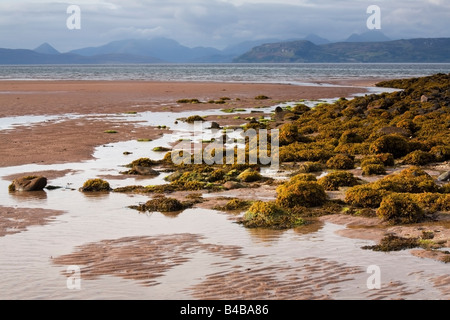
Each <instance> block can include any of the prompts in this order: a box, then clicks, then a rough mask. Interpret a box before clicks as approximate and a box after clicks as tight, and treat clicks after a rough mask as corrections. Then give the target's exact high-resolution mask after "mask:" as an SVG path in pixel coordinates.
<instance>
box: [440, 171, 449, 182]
mask: <svg viewBox="0 0 450 320" xmlns="http://www.w3.org/2000/svg"><path fill="white" fill-rule="evenodd" d="M438 181H442V182H445V181H450V171H448V172H446V173H443V174H441V175H440V176H439V177H438Z"/></svg>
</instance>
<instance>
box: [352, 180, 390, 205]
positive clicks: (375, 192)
mask: <svg viewBox="0 0 450 320" xmlns="http://www.w3.org/2000/svg"><path fill="white" fill-rule="evenodd" d="M387 193H388V192H387V191H385V190H379V189H376V188H375V187H373V186H372V185H361V186H355V187H353V188H350V189H349V190H348V191H347V192H346V193H345V202H347V203H348V204H351V205H353V206H356V207H361V208H378V207H379V206H380V204H381V201H383V197H384V196H385V195H386V194H387Z"/></svg>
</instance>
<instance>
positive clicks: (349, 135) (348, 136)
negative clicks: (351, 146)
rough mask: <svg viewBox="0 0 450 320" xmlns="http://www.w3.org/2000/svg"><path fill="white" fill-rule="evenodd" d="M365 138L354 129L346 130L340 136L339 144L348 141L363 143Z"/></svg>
mask: <svg viewBox="0 0 450 320" xmlns="http://www.w3.org/2000/svg"><path fill="white" fill-rule="evenodd" d="M362 142H364V138H363V137H362V136H361V135H360V134H358V133H357V132H355V131H353V130H347V131H345V132H344V133H343V134H342V136H341V137H340V138H339V144H341V145H344V144H348V143H362Z"/></svg>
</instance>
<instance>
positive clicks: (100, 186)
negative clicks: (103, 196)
mask: <svg viewBox="0 0 450 320" xmlns="http://www.w3.org/2000/svg"><path fill="white" fill-rule="evenodd" d="M111 190H112V189H111V186H110V185H109V183H108V182H107V181H105V180H102V179H91V180H87V181H86V182H85V183H84V184H83V186H82V187H81V188H80V191H81V192H104V191H111Z"/></svg>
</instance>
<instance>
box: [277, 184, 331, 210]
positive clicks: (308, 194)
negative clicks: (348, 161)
mask: <svg viewBox="0 0 450 320" xmlns="http://www.w3.org/2000/svg"><path fill="white" fill-rule="evenodd" d="M326 199H327V195H326V193H325V190H324V188H323V187H322V186H321V185H320V184H318V183H317V182H310V181H295V179H294V181H292V182H291V181H290V182H287V183H285V184H283V185H281V186H279V187H278V188H277V204H278V205H280V206H281V207H284V208H293V207H296V206H304V207H316V206H321V205H323V204H324V203H325V201H326Z"/></svg>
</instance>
